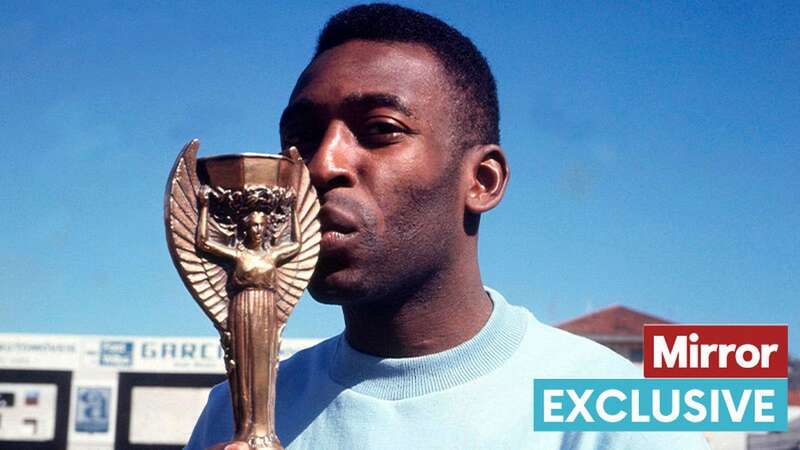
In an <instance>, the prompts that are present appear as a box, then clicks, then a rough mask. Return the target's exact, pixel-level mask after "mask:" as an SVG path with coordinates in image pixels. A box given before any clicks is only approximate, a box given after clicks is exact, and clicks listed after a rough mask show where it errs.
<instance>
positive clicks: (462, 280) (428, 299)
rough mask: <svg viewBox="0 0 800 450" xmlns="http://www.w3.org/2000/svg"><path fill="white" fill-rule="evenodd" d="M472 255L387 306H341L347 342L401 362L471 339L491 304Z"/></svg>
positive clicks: (373, 353) (483, 321) (375, 303)
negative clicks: (402, 358) (406, 358)
mask: <svg viewBox="0 0 800 450" xmlns="http://www.w3.org/2000/svg"><path fill="white" fill-rule="evenodd" d="M475 253H477V251H475ZM474 256H475V257H474V258H466V257H464V258H459V260H460V261H465V262H464V263H462V264H455V265H453V266H452V267H448V268H446V269H445V270H442V271H439V272H437V273H435V274H434V275H432V276H431V277H428V279H427V280H425V281H424V282H423V283H422V284H421V285H420V286H418V287H417V288H416V289H414V290H412V291H410V292H405V293H403V294H401V295H399V296H398V297H395V298H393V299H391V301H374V302H370V303H367V304H364V305H357V306H346V307H343V308H342V310H343V313H344V320H345V336H346V337H347V341H348V343H349V344H350V345H351V346H352V347H353V348H354V349H356V350H358V351H360V352H363V353H368V354H371V355H376V356H381V357H388V358H400V357H412V356H423V355H429V354H432V353H439V352H442V351H445V350H447V349H450V348H453V347H455V346H457V345H459V344H461V343H463V342H465V341H467V340H468V339H470V338H471V337H473V336H475V335H476V334H477V333H478V332H479V331H480V330H481V328H482V327H483V325H484V324H485V323H486V321H487V320H488V319H489V316H490V315H491V312H492V302H491V300H490V299H489V298H488V297H487V294H486V292H485V291H484V289H483V284H482V283H481V278H480V271H479V270H478V263H477V255H474Z"/></svg>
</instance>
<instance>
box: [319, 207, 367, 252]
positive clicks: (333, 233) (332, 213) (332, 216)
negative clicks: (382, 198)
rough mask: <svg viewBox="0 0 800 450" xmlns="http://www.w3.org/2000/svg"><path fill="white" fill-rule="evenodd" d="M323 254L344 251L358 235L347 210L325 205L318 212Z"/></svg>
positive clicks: (355, 223)
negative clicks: (338, 250)
mask: <svg viewBox="0 0 800 450" xmlns="http://www.w3.org/2000/svg"><path fill="white" fill-rule="evenodd" d="M319 223H320V231H321V232H322V241H321V242H320V246H321V247H322V248H321V250H322V251H323V252H325V251H327V252H330V251H334V250H337V249H344V248H345V247H346V246H347V245H348V244H349V243H350V241H352V239H353V238H354V237H355V235H356V234H357V233H358V225H357V223H358V222H357V220H356V218H355V217H354V216H353V215H352V214H351V213H350V212H348V211H347V210H345V209H343V208H337V207H336V206H333V205H330V204H326V205H325V206H323V207H322V208H321V209H320V211H319Z"/></svg>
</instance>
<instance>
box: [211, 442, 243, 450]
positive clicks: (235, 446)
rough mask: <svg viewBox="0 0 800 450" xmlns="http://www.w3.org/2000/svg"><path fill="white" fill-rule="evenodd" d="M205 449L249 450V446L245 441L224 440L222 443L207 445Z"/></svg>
mask: <svg viewBox="0 0 800 450" xmlns="http://www.w3.org/2000/svg"><path fill="white" fill-rule="evenodd" d="M206 450H250V446H249V445H248V444H247V442H242V441H237V442H224V443H222V444H217V445H213V446H211V447H208V448H207V449H206Z"/></svg>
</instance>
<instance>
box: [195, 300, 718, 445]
mask: <svg viewBox="0 0 800 450" xmlns="http://www.w3.org/2000/svg"><path fill="white" fill-rule="evenodd" d="M487 292H488V293H489V295H490V297H491V299H492V301H493V303H494V306H493V308H492V314H491V316H490V317H489V320H488V321H487V323H486V325H484V327H483V329H481V331H480V332H479V333H478V334H477V335H475V336H474V337H472V338H471V339H470V340H468V341H466V342H464V343H463V344H461V345H458V346H457V347H454V348H452V349H449V350H446V351H444V352H441V353H436V354H433V355H427V356H420V357H414V358H379V357H375V356H371V355H367V354H364V353H360V352H358V351H356V350H354V349H353V348H352V347H351V346H350V345H349V344H348V343H347V340H346V339H345V338H344V335H339V336H336V337H333V338H330V339H328V340H326V341H324V342H321V343H320V344H318V345H316V346H314V347H312V348H309V349H307V350H304V351H301V352H299V353H297V354H295V355H294V356H292V357H291V358H290V359H288V360H287V361H285V362H283V363H281V366H280V369H279V373H278V382H277V383H278V391H277V399H276V427H277V433H278V437H279V438H280V440H281V443H282V444H283V446H284V447H285V448H286V449H287V450H328V449H348V450H358V449H380V450H391V449H404V450H405V449H415V450H419V449H436V450H440V449H540V450H548V449H558V450H567V449H575V450H589V449H592V450H601V449H602V450H612V449H613V450H618V449H631V450H633V449H646V450H660V449H664V450H676V449H681V450H694V449H707V448H708V446H707V444H706V442H705V440H704V439H703V438H702V436H701V435H700V434H699V433H653V432H647V433H634V432H625V433H604V432H581V433H577V432H576V433H561V432H535V431H534V429H533V416H532V415H533V406H532V405H533V388H532V380H534V379H536V378H631V377H639V376H640V375H639V374H640V372H639V370H638V369H636V368H635V367H634V366H633V365H632V364H631V363H630V362H628V361H627V360H626V359H624V358H622V357H621V356H619V355H618V354H616V353H614V352H613V351H611V350H610V349H608V348H606V347H603V346H602V345H599V344H597V343H595V342H593V341H590V340H588V339H585V338H582V337H579V336H575V335H573V334H570V333H567V332H565V331H562V330H559V329H557V328H553V327H550V326H547V325H544V324H542V323H541V322H539V321H538V320H536V318H535V317H534V316H533V314H531V313H530V312H529V311H527V310H526V309H524V308H520V307H516V306H511V305H509V304H508V303H507V302H506V300H505V299H504V298H503V297H502V296H501V295H500V294H499V293H497V292H496V291H493V290H488V291H487ZM232 435H233V419H232V411H231V401H230V392H229V390H228V384H227V383H222V384H220V385H217V386H215V387H214V389H213V390H212V391H211V394H210V395H209V399H208V404H207V405H206V407H205V409H204V410H203V413H202V415H201V416H200V419H199V420H198V422H197V425H196V426H195V429H194V432H193V433H192V437H191V440H190V441H189V444H188V445H187V447H186V448H187V449H189V450H203V449H205V448H207V447H209V446H211V445H213V444H216V443H220V442H226V441H229V440H230V439H231V436H232Z"/></svg>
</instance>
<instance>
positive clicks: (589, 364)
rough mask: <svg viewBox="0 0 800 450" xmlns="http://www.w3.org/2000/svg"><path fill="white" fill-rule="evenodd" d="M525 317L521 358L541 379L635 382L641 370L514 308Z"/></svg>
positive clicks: (601, 347) (522, 309)
mask: <svg viewBox="0 0 800 450" xmlns="http://www.w3.org/2000/svg"><path fill="white" fill-rule="evenodd" d="M515 308H518V309H519V310H521V313H522V314H526V315H527V317H528V326H527V332H526V334H525V338H524V339H523V342H522V345H521V353H522V356H523V357H524V358H527V359H528V360H530V361H531V363H532V364H535V365H536V371H537V372H538V373H539V375H538V376H540V377H564V378H580V377H586V378H636V377H641V376H642V373H641V369H639V368H637V367H636V366H635V365H633V363H631V362H630V361H628V360H627V359H625V358H624V357H622V356H621V355H619V354H618V353H616V352H615V351H613V350H611V349H610V348H608V347H606V346H604V345H601V344H598V343H597V342H595V341H592V340H591V339H587V338H585V337H582V336H578V335H575V334H572V333H569V332H567V331H564V330H561V329H558V328H556V327H553V326H550V325H545V324H543V323H541V322H539V320H538V319H536V317H534V316H533V314H532V313H531V312H530V311H528V310H527V309H524V308H521V307H515Z"/></svg>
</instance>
